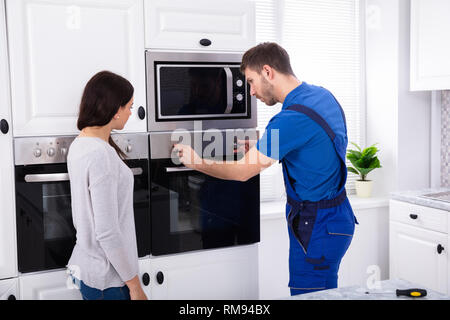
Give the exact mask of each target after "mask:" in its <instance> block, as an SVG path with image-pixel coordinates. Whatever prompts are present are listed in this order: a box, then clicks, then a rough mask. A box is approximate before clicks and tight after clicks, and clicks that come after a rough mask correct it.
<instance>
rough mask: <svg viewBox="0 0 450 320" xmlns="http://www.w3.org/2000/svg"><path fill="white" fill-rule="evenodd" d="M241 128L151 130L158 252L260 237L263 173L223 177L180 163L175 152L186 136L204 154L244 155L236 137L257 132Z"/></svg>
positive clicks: (153, 216)
mask: <svg viewBox="0 0 450 320" xmlns="http://www.w3.org/2000/svg"><path fill="white" fill-rule="evenodd" d="M236 132H237V131H236V130H224V131H220V130H217V131H215V132H214V133H212V132H193V131H190V132H177V133H176V134H174V133H166V132H155V133H150V151H151V160H150V181H151V185H150V194H151V197H150V198H151V225H152V229H151V237H152V241H151V243H152V249H151V252H152V255H163V254H170V253H179V252H186V251H191V250H200V249H212V248H220V247H228V246H236V245H246V244H252V243H256V242H259V240H260V215H259V212H260V195H259V175H258V176H256V177H254V178H252V179H250V180H248V181H246V182H239V181H229V180H222V179H217V178H214V177H211V176H208V175H205V174H203V173H200V172H198V171H195V170H192V169H189V168H187V167H185V166H183V165H182V164H179V162H178V161H177V159H176V158H174V154H173V153H172V145H173V144H174V143H176V142H180V140H179V138H180V136H182V137H181V138H182V139H183V140H184V142H183V143H185V144H186V143H188V142H187V141H190V143H191V146H193V147H194V146H195V147H197V148H198V149H199V150H197V152H198V153H200V154H202V156H203V158H208V159H209V160H219V161H220V160H222V161H223V160H233V159H234V160H238V159H239V158H240V157H242V156H243V154H242V153H241V154H238V153H235V151H234V150H235V147H234V146H235V141H236V138H239V137H240V139H245V138H246V137H249V136H253V137H254V136H256V134H257V133H256V130H254V129H252V130H251V132H250V133H249V132H248V131H246V132H242V131H241V132H240V133H238V134H234V133H236ZM242 133H244V135H242ZM212 136H215V138H211V137H212ZM253 139H254V138H253ZM219 140H220V143H218V141H219ZM214 142H215V146H216V147H213V146H211V144H212V143H214Z"/></svg>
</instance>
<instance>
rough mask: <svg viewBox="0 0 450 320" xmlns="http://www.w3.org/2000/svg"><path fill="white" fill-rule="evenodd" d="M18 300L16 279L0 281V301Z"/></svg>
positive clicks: (17, 282)
mask: <svg viewBox="0 0 450 320" xmlns="http://www.w3.org/2000/svg"><path fill="white" fill-rule="evenodd" d="M17 299H19V281H18V279H17V278H16V279H7V280H2V281H0V300H17Z"/></svg>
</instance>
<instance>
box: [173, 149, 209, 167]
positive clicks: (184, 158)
mask: <svg viewBox="0 0 450 320" xmlns="http://www.w3.org/2000/svg"><path fill="white" fill-rule="evenodd" d="M172 152H173V153H174V154H175V155H176V156H177V157H178V158H179V160H180V162H181V163H182V164H184V165H185V166H186V167H188V168H191V169H194V167H195V165H196V164H201V163H202V158H200V156H199V155H198V154H197V153H196V152H195V151H194V150H193V149H192V148H191V147H190V146H187V145H184V144H175V145H174V146H173V150H172Z"/></svg>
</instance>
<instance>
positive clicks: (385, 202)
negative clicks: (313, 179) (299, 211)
mask: <svg viewBox="0 0 450 320" xmlns="http://www.w3.org/2000/svg"><path fill="white" fill-rule="evenodd" d="M348 199H349V201H350V204H351V206H352V209H353V210H354V211H359V212H364V210H365V209H373V208H379V207H388V206H389V196H385V197H370V198H359V197H357V196H356V195H349V196H348ZM285 210H286V200H282V201H281V200H280V201H270V202H261V219H263V220H268V219H278V218H284V217H285Z"/></svg>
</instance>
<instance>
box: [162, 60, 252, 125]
mask: <svg viewBox="0 0 450 320" xmlns="http://www.w3.org/2000/svg"><path fill="white" fill-rule="evenodd" d="M171 67H172V68H174V67H189V68H193V67H196V68H201V67H202V66H201V65H196V64H176V65H172V64H158V68H157V70H156V78H157V79H158V81H159V79H160V78H161V68H171ZM208 67H217V68H223V69H224V70H225V74H226V76H227V108H226V110H225V113H224V114H218V115H195V116H194V117H195V118H199V119H211V118H223V117H227V118H232V117H234V118H239V117H242V116H246V115H247V108H246V110H245V112H244V113H234V114H231V111H232V110H233V74H232V73H231V69H230V68H239V66H237V65H224V64H217V65H215V64H208ZM156 91H157V101H158V104H160V103H161V89H160V88H159V87H158V88H157V89H156ZM247 94H248V92H247V82H246V83H245V95H246V96H247ZM155 108H156V106H155ZM192 117H193V116H192V115H186V116H184V115H177V116H164V115H162V114H161V109H159V108H158V118H159V119H161V120H165V119H192Z"/></svg>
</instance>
